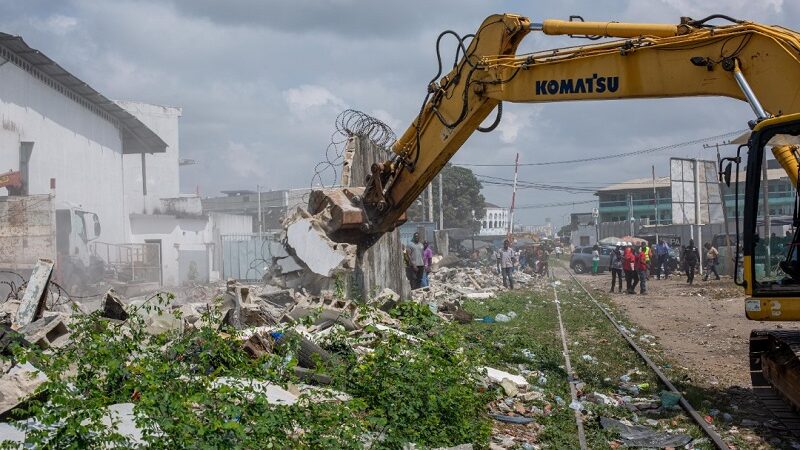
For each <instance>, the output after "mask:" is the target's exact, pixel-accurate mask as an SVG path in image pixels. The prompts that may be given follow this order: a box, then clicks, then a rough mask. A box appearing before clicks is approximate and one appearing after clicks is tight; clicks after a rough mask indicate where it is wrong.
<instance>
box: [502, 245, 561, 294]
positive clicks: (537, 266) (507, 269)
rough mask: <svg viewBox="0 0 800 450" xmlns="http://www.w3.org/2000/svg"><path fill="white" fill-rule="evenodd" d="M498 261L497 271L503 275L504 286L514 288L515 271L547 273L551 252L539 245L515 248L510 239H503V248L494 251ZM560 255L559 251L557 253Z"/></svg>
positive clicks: (536, 273)
mask: <svg viewBox="0 0 800 450" xmlns="http://www.w3.org/2000/svg"><path fill="white" fill-rule="evenodd" d="M493 254H494V258H495V260H496V262H497V271H498V272H499V273H500V274H501V275H502V277H503V286H505V287H508V288H511V289H514V277H513V275H514V271H515V270H517V269H518V270H526V269H529V270H526V273H532V274H534V275H547V273H548V270H549V267H550V266H549V259H550V253H549V252H548V251H547V250H546V249H545V248H543V247H542V246H539V247H537V248H535V249H534V248H527V247H526V248H523V249H521V250H514V249H513V248H512V247H511V243H510V241H509V240H508V239H506V240H505V241H503V248H501V249H499V250H496V251H495V252H493ZM556 255H558V253H556Z"/></svg>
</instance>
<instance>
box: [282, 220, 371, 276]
mask: <svg viewBox="0 0 800 450" xmlns="http://www.w3.org/2000/svg"><path fill="white" fill-rule="evenodd" d="M291 220H292V221H291V222H289V225H288V227H287V229H286V239H287V242H288V244H289V246H290V247H291V248H292V250H294V253H295V255H296V256H297V257H298V258H299V259H300V260H301V261H302V262H303V263H304V264H305V265H306V266H308V268H309V270H311V271H312V272H314V273H316V274H319V275H322V276H325V277H333V276H334V275H336V273H338V272H341V271H344V270H349V269H352V268H353V267H355V259H356V246H354V245H350V244H344V243H337V242H334V241H332V240H331V239H330V238H328V236H327V235H326V234H325V231H324V230H323V228H322V226H321V225H320V224H319V223H318V222H317V221H316V219H314V218H312V217H303V216H295V217H294V218H292V219H291Z"/></svg>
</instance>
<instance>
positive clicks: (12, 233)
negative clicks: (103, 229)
mask: <svg viewBox="0 0 800 450" xmlns="http://www.w3.org/2000/svg"><path fill="white" fill-rule="evenodd" d="M99 236H100V220H99V218H98V217H97V214H95V213H93V212H90V211H86V210H83V209H81V208H79V207H75V206H71V205H59V206H58V207H57V206H56V202H55V198H54V197H53V196H51V195H26V196H8V197H0V282H2V281H6V283H3V284H2V285H0V295H2V297H0V302H1V301H3V300H4V299H5V298H6V296H7V295H8V292H9V291H10V288H11V286H12V283H13V284H15V285H16V286H17V287H18V286H19V284H20V282H21V280H20V278H19V277H18V276H17V275H16V274H19V275H20V276H22V277H25V278H26V279H27V277H29V276H30V274H31V272H32V270H33V267H34V265H35V264H36V262H37V261H38V260H39V258H47V259H50V260H52V261H54V262H55V270H54V273H53V280H54V281H56V282H57V283H59V284H60V285H61V286H62V287H64V288H65V289H66V290H67V291H68V292H69V293H71V294H76V293H79V292H81V291H82V290H83V289H84V288H85V286H87V285H89V284H92V283H96V282H98V281H101V280H102V278H103V273H104V264H103V261H102V260H100V259H99V258H97V257H95V256H94V255H93V254H92V252H91V251H90V248H89V243H90V242H91V241H93V240H95V239H97V238H98V237H99Z"/></svg>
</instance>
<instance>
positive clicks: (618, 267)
mask: <svg viewBox="0 0 800 450" xmlns="http://www.w3.org/2000/svg"><path fill="white" fill-rule="evenodd" d="M703 247H704V248H705V265H704V266H703V267H704V269H705V275H704V277H703V281H707V280H708V277H709V275H711V274H713V275H714V276H715V277H716V279H717V280H719V279H720V277H719V272H718V271H717V265H718V264H719V251H717V249H716V248H714V246H712V245H711V244H710V243H706V244H705V245H704V246H703ZM669 258H670V247H669V245H667V243H666V242H664V240H661V241H660V242H659V243H658V244H653V245H647V244H643V245H638V246H637V245H633V244H632V243H631V242H618V243H617V245H616V246H615V248H614V249H613V250H612V251H611V254H610V259H609V264H608V269H609V271H610V272H611V289H610V290H609V292H614V288H615V287H617V286H619V287H618V292H619V293H622V279H623V275H624V278H625V288H626V290H625V292H626V293H628V294H635V293H636V287H637V286H638V287H639V294H640V295H645V294H647V281H648V280H649V278H650V272H651V271H652V272H653V273H654V275H655V276H656V278H657V279H661V277H662V276H663V277H664V279H667V278H669V276H670V271H671V265H670V263H669ZM681 260H682V262H683V270H684V272H685V273H686V282H687V283H688V284H693V283H694V274H695V271H696V270H697V265H698V263H699V262H700V253H699V252H698V250H697V247H695V246H694V240H693V239H690V240H689V244H688V245H686V246H683V247H682V251H681ZM599 262H600V247H599V246H597V245H595V247H594V249H593V251H592V273H595V274H596V273H597V271H598V268H599V267H598V266H599Z"/></svg>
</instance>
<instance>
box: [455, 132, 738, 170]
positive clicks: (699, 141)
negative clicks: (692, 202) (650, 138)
mask: <svg viewBox="0 0 800 450" xmlns="http://www.w3.org/2000/svg"><path fill="white" fill-rule="evenodd" d="M745 131H748V130H737V131H731V132H729V133H725V134H720V135H717V136H709V137H705V138H701V139H695V140H692V141H686V142H681V143H678V144H670V145H664V146H661V147H653V148H647V149H643V150H636V151H633V152H626V153H616V154H613V155H604V156H595V157H592V158H582V159H570V160H565V161H547V162H538V163H527V164H520V166H554V165H557V164H573V163H579V162H590V161H602V160H606V159H614V158H624V157H626V156H635V155H644V154H647V153H655V152H661V151H665V150H673V149H676V148H681V147H687V146H690V145H697V144H702V143H705V142H708V141H715V140H719V139H724V138H727V137H731V136H738V135H741V134H742V133H744V132H745ZM453 165H454V166H460V167H514V164H474V163H465V164H453Z"/></svg>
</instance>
